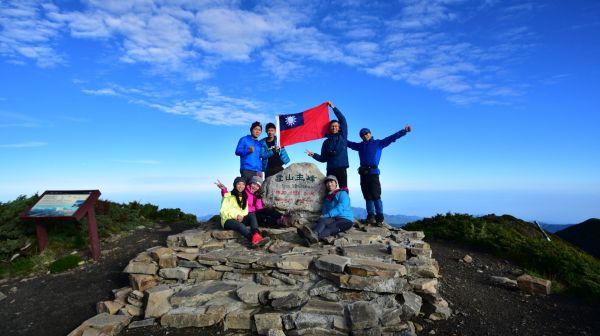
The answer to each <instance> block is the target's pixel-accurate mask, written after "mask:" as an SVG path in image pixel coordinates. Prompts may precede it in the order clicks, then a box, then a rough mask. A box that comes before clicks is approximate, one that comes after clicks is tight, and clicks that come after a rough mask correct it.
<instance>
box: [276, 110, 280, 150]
mask: <svg viewBox="0 0 600 336" xmlns="http://www.w3.org/2000/svg"><path fill="white" fill-rule="evenodd" d="M279 116H280V114H278V115H276V116H275V123H276V124H277V143H276V144H275V145H277V146H279V144H280V141H281V140H279V135H280V133H279Z"/></svg>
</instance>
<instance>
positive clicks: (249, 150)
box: [235, 121, 262, 184]
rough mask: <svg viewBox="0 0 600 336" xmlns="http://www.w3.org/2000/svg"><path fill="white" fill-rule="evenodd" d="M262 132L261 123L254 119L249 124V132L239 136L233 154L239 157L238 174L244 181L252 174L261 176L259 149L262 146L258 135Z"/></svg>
mask: <svg viewBox="0 0 600 336" xmlns="http://www.w3.org/2000/svg"><path fill="white" fill-rule="evenodd" d="M261 133H262V125H261V124H260V122H258V121H255V122H253V123H252V126H250V134H249V135H246V136H245V137H242V138H240V140H239V141H238V144H237V147H236V148H235V155H237V156H239V157H240V174H241V176H242V177H243V178H244V180H245V181H246V184H248V182H249V181H250V178H252V176H260V177H262V160H261V159H260V149H261V147H262V145H261V143H260V141H258V137H259V136H260V134H261Z"/></svg>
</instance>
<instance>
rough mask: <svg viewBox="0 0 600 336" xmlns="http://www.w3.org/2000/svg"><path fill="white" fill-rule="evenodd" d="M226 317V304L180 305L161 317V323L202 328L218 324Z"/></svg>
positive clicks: (175, 326) (179, 326)
mask: <svg viewBox="0 0 600 336" xmlns="http://www.w3.org/2000/svg"><path fill="white" fill-rule="evenodd" d="M224 317H225V307H224V306H209V307H179V308H175V309H173V310H171V311H169V312H168V313H166V314H165V315H163V316H162V318H161V319H160V324H161V325H163V326H166V327H173V328H186V327H198V328H200V327H208V326H211V325H214V324H217V323H219V322H221V321H222V320H223V318H224Z"/></svg>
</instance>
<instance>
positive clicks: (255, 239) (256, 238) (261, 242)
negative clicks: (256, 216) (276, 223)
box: [250, 232, 271, 247]
mask: <svg viewBox="0 0 600 336" xmlns="http://www.w3.org/2000/svg"><path fill="white" fill-rule="evenodd" d="M270 240H271V238H269V237H265V238H263V236H261V235H260V233H258V232H254V233H253V234H252V238H251V239H250V244H252V247H260V246H265V244H266V243H268V242H269V241H270Z"/></svg>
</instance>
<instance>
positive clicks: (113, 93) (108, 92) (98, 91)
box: [81, 88, 117, 96]
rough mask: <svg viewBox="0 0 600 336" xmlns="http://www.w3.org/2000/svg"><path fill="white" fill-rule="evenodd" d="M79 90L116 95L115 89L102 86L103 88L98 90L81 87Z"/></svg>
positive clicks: (93, 93)
mask: <svg viewBox="0 0 600 336" xmlns="http://www.w3.org/2000/svg"><path fill="white" fill-rule="evenodd" d="M81 91H82V92H84V93H89V94H92V95H97V96H116V95H117V93H116V92H115V90H113V89H111V88H104V89H98V90H89V89H83V90H81Z"/></svg>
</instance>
